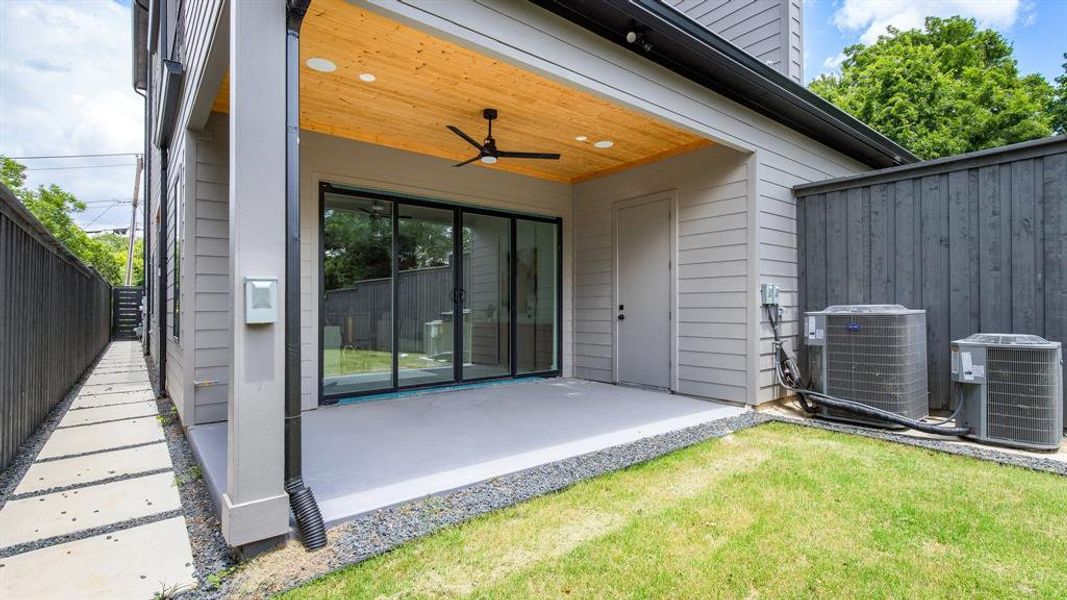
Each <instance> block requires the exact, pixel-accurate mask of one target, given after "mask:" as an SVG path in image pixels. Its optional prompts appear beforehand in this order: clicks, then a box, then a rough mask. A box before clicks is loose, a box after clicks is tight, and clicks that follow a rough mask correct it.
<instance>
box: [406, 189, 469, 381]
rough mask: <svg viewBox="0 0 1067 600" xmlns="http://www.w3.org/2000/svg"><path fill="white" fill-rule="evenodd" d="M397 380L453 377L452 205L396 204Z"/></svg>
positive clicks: (457, 322)
mask: <svg viewBox="0 0 1067 600" xmlns="http://www.w3.org/2000/svg"><path fill="white" fill-rule="evenodd" d="M397 213H398V217H397V219H398V220H397V229H398V233H399V235H398V236H397V237H398V249H397V254H398V256H397V272H398V274H397V283H396V286H397V304H396V320H397V330H396V335H397V338H396V340H397V349H398V350H399V352H398V355H397V359H398V360H397V378H398V381H397V385H398V386H400V387H406V386H412V385H426V384H431V383H448V382H451V381H453V380H455V367H454V365H455V351H456V345H455V339H456V334H457V331H456V330H457V328H462V327H464V325H465V322H466V319H465V318H463V317H462V316H461V317H459V318H457V315H456V306H455V305H456V300H457V299H458V298H457V293H456V271H455V263H456V261H455V259H454V255H455V250H456V240H455V219H456V214H455V211H454V210H453V209H442V208H429V207H426V206H410V205H406V204H400V205H399V206H398V207H397Z"/></svg>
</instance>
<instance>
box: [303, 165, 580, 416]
mask: <svg viewBox="0 0 1067 600" xmlns="http://www.w3.org/2000/svg"><path fill="white" fill-rule="evenodd" d="M318 188H319V206H318V236H319V243H318V248H317V252H318V260H317V268H318V275H319V289H318V296H319V297H318V311H319V318H318V323H317V326H318V331H317V332H316V336H317V337H318V363H319V365H318V385H317V389H318V403H319V405H320V406H328V405H332V404H338V403H340V402H343V401H345V400H358V399H360V398H364V397H370V396H388V395H392V394H397V393H399V392H407V391H410V390H423V389H447V388H451V387H456V386H462V385H468V384H475V383H487V382H495V381H508V380H523V379H539V378H540V379H543V378H552V377H560V376H561V375H562V373H563V320H564V310H563V218H562V217H553V216H547V215H540V214H535V213H526V212H521V211H508V210H500V209H494V208H487V207H482V206H474V205H468V204H462V203H458V202H450V201H446V200H439V199H436V198H427V197H424V196H416V195H411V194H402V193H397V192H389V191H383V190H378V189H373V188H364V187H359V186H351V185H344V184H336V183H330V182H326V181H320V182H319V184H318ZM326 194H342V195H349V196H355V197H360V198H368V199H372V200H381V201H384V202H391V203H392V204H393V209H392V212H391V214H392V218H393V248H392V260H393V273H392V275H393V277H392V280H393V307H392V314H391V318H392V320H393V339H392V344H391V346H392V353H393V364H392V378H391V385H390V386H388V387H382V388H378V389H374V390H359V391H350V392H341V393H337V394H326V393H324V391H323V388H324V383H325V381H324V377H323V375H324V365H323V352H324V346H323V335H322V330H323V326H324V325H325V301H326V287H325V278H324V277H323V272H324V271H323V269H324V264H325V262H324V252H325V239H324V238H325V236H323V231H324V225H325V216H326ZM402 204H406V205H410V206H424V207H428V208H440V209H447V210H452V211H453V215H454V217H453V223H455V226H456V228H457V231H459V232H462V227H463V215H464V214H465V213H470V214H482V215H489V216H495V217H503V218H508V219H510V223H511V250H510V254H511V256H510V258H509V260H510V262H511V265H510V268H509V273H508V278H509V282H508V286H509V293H510V296H509V299H508V310H509V311H510V317H509V327H510V334H509V340H508V345H509V348H510V353H511V356H510V361H509V362H510V365H509V370H510V373H507V374H504V375H495V376H490V377H476V378H464V377H463V361H462V360H453V365H452V366H453V379H452V380H451V381H449V382H433V383H425V384H416V385H407V386H402V385H399V381H398V377H397V370H398V366H399V363H398V356H397V355H398V354H399V346H398V344H397V324H398V321H397V318H396V302H397V277H396V274H397V273H396V271H397V261H398V253H397V244H398V236H397V227H396V225H397V221H398V217H399V213H400V211H399V207H400V205H402ZM518 220H528V221H537V222H542V223H551V224H554V225H555V226H556V306H557V320H556V349H555V350H556V361H555V362H556V365H555V368H554V369H550V370H545V371H535V372H525V373H518V372H517V369H518V365H517V364H516V358H517V357H516V354H517V352H516V348H517V331H516V330H517V319H516V311H517V307H518V305H517V302H516V301H515V288H516V283H515V282H516V277H517V273H516V269H515V261H516V258H517V257H516V254H515V251H516V243H517V240H516V238H515V233H516V223H517V222H518ZM454 242H455V245H456V251H455V252H454V254H453V255H454V256H455V261H454V263H453V269H454V272H453V275H454V277H455V287H456V288H457V289H459V288H462V287H463V273H464V264H463V261H464V258H463V252H462V247H461V246H462V234H460V235H456V236H454ZM455 304H456V305H457V306H459V309H458V310H460V311H462V301H461V300H457V301H456V302H455ZM457 314H462V312H459V313H457ZM455 331H459V332H460V333H459V334H458V335H454V336H453V344H454V350H455V351H454V352H453V356H462V344H463V343H464V341H465V340H464V339H463V333H464V330H463V327H458V328H456V329H455Z"/></svg>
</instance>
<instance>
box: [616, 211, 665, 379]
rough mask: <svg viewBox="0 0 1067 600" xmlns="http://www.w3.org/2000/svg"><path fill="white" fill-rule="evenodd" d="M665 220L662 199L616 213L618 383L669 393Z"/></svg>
mask: <svg viewBox="0 0 1067 600" xmlns="http://www.w3.org/2000/svg"><path fill="white" fill-rule="evenodd" d="M670 215H671V201H670V199H669V198H667V197H662V196H661V197H659V198H656V199H650V201H648V202H643V203H639V204H632V205H628V206H624V207H622V208H620V209H619V210H618V213H617V219H618V221H617V223H618V224H617V238H616V239H617V244H618V246H617V248H618V249H617V257H618V266H617V268H618V279H617V281H618V293H617V300H618V306H616V307H615V308H616V314H615V318H616V322H615V323H616V332H617V334H616V339H617V344H616V348H617V352H618V376H617V379H618V381H619V383H630V384H637V385H647V386H653V387H660V388H669V387H670V379H671V377H670V374H671V363H670V358H671V322H670V318H671V314H670V311H671V272H670V267H671V216H670Z"/></svg>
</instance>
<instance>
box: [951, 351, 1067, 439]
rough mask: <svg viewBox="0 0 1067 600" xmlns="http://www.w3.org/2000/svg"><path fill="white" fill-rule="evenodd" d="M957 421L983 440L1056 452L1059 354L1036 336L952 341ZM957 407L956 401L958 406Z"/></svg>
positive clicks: (1059, 420)
mask: <svg viewBox="0 0 1067 600" xmlns="http://www.w3.org/2000/svg"><path fill="white" fill-rule="evenodd" d="M952 381H953V383H952V396H953V399H954V401H955V402H957V403H958V402H963V403H964V404H963V408H962V409H961V411H960V416H959V419H957V424H958V425H962V426H964V427H970V428H971V434H970V435H969V436H968V437H971V438H974V439H976V440H979V441H982V442H988V443H992V444H1000V445H1004V446H1014V447H1017V448H1030V449H1037V450H1055V449H1056V448H1059V446H1060V443H1061V442H1062V441H1063V427H1064V420H1063V411H1064V406H1063V355H1062V351H1061V348H1060V343H1059V342H1050V341H1048V340H1046V339H1044V338H1041V337H1038V336H1036V335H1019V334H999V333H977V334H975V335H972V336H970V337H968V338H966V339H962V340H957V341H955V342H952ZM956 406H959V404H956Z"/></svg>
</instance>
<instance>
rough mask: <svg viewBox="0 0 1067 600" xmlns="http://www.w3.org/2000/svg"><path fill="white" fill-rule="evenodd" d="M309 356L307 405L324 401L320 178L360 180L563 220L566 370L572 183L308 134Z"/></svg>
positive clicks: (304, 246) (304, 184) (305, 277)
mask: <svg viewBox="0 0 1067 600" xmlns="http://www.w3.org/2000/svg"><path fill="white" fill-rule="evenodd" d="M300 161H301V165H300V176H301V180H300V202H301V215H300V221H301V231H300V240H301V290H302V292H301V336H302V337H301V344H302V348H301V356H302V357H303V364H302V389H303V406H304V408H305V409H308V408H314V407H315V406H317V403H318V370H319V367H318V359H319V356H318V335H319V330H318V323H319V315H318V309H319V302H318V294H319V188H318V185H319V182H329V183H334V184H345V185H354V186H360V187H365V188H372V189H376V190H382V191H391V192H397V193H403V194H410V195H415V196H424V197H426V198H431V199H437V200H444V201H452V202H457V203H460V204H465V205H471V206H484V207H491V208H498V209H503V210H508V211H515V212H524V213H532V214H539V215H546V216H553V217H562V218H563V248H564V262H563V312H562V319H563V367H564V375H570V372H569V369H570V365H571V364H572V344H571V338H572V329H571V324H572V319H571V315H572V308H571V286H572V281H573V269H572V267H571V261H570V260H569V257H570V250H569V249H570V248H571V247H572V240H573V237H572V235H571V226H570V223H571V186H569V185H567V184H562V183H556V182H551V181H544V180H541V179H534V178H531V177H524V176H521V175H514V174H512V173H505V172H501V171H493V170H490V169H486V168H482V167H478V166H474V165H472V166H469V167H464V168H462V169H456V168H454V167H453V166H452V164H453V163H452V161H449V160H443V159H440V158H434V157H430V156H423V155H420V154H413V153H410V152H404V151H401V150H394V149H391V148H386V147H384V146H375V145H372V144H365V143H362V142H355V141H350V140H345V139H342V138H338V137H332V136H327V135H322V134H317V133H311V132H306V131H305V132H303V133H301V136H300Z"/></svg>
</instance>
